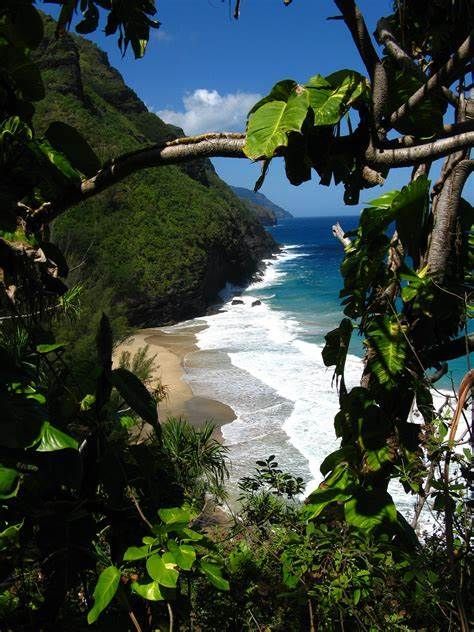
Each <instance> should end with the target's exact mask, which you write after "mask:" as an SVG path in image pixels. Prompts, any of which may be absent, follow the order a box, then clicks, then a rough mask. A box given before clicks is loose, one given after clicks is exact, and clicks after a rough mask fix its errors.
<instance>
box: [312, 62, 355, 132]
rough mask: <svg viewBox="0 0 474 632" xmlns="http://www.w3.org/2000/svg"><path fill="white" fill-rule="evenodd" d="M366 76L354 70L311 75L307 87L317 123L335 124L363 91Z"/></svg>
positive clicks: (315, 122)
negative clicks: (327, 74) (322, 75)
mask: <svg viewBox="0 0 474 632" xmlns="http://www.w3.org/2000/svg"><path fill="white" fill-rule="evenodd" d="M364 86H365V80H364V78H363V77H362V76H361V75H360V74H359V73H357V72H355V71H353V70H340V71H338V72H335V73H333V74H332V75H329V76H328V77H326V78H324V77H321V75H315V76H314V77H311V79H310V80H309V81H308V83H307V84H306V85H305V88H307V89H308V91H309V105H310V107H311V108H312V110H313V112H314V124H315V125H335V124H336V123H338V122H339V121H340V120H341V118H342V117H343V116H344V114H345V113H346V112H347V110H348V109H349V107H350V106H351V104H352V103H354V101H355V100H356V99H357V98H358V97H359V96H360V95H361V94H362V93H363V90H364Z"/></svg>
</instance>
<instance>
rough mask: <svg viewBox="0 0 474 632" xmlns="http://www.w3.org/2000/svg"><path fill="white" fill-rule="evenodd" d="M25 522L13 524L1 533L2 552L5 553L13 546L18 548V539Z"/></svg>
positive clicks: (0, 547)
mask: <svg viewBox="0 0 474 632" xmlns="http://www.w3.org/2000/svg"><path fill="white" fill-rule="evenodd" d="M22 526H23V522H18V523H17V524H12V525H9V526H8V527H6V528H5V529H4V530H3V531H1V532H0V551H5V550H6V549H9V548H10V547H11V546H18V538H19V535H20V530H21V528H22Z"/></svg>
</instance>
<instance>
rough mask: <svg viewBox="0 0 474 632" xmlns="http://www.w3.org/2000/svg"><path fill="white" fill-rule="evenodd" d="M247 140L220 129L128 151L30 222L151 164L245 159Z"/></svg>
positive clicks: (49, 216) (52, 214) (39, 220)
mask: <svg viewBox="0 0 474 632" xmlns="http://www.w3.org/2000/svg"><path fill="white" fill-rule="evenodd" d="M244 143H245V134H234V133H218V132H216V133H210V134H202V135H200V136H194V137H185V138H178V139H176V140H173V141H170V142H168V143H163V144H161V145H154V146H152V147H146V148H144V149H138V150H137V151H134V152H130V153H128V154H124V155H122V156H119V157H117V158H114V159H113V160H111V161H110V162H109V163H108V164H106V165H104V167H103V168H102V169H101V170H100V171H99V172H98V173H97V174H96V175H95V176H93V177H92V178H89V179H88V180H83V181H82V183H81V185H80V187H75V188H74V189H70V190H69V191H68V192H67V193H66V194H65V195H64V196H63V197H62V198H61V199H60V200H56V201H55V202H54V203H52V204H51V205H50V206H49V207H45V206H44V205H43V207H41V208H39V209H37V210H36V211H34V212H33V213H32V214H31V215H30V216H29V218H28V222H29V224H30V226H32V225H33V226H35V225H36V226H38V225H40V224H44V223H47V222H51V221H52V220H53V219H55V218H56V217H57V216H58V215H60V214H61V213H62V212H63V211H64V210H65V209H66V208H69V207H71V206H74V205H75V204H78V203H79V202H83V201H84V200H87V199H88V198H90V197H92V196H94V195H97V194H98V193H101V192H102V191H104V190H105V189H107V188H109V187H110V186H111V185H112V184H115V183H117V182H120V181H121V180H123V179H124V178H125V177H126V176H129V175H131V174H132V173H135V172H136V171H140V170H142V169H146V168H148V167H159V166H163V165H172V164H178V163H181V162H186V161H189V160H196V159H197V158H211V157H214V156H215V157H217V156H219V157H229V158H245V157H246V156H245V154H244V153H243V150H242V148H243V146H244Z"/></svg>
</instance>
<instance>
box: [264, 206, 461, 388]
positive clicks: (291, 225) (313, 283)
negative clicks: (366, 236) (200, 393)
mask: <svg viewBox="0 0 474 632" xmlns="http://www.w3.org/2000/svg"><path fill="white" fill-rule="evenodd" d="M334 221H335V218H333V217H311V218H294V219H291V220H286V221H285V222H282V223H281V224H279V225H277V226H275V227H273V228H272V229H271V230H270V232H271V233H272V235H273V236H274V237H275V239H276V240H277V241H278V243H281V244H283V245H287V244H290V245H298V252H299V253H301V254H304V255H305V256H304V257H301V258H299V259H297V260H293V261H289V262H288V263H287V264H286V265H285V268H284V269H285V272H286V278H285V282H284V283H283V284H281V285H280V286H279V287H278V289H277V290H275V297H274V298H272V299H270V303H271V305H272V308H273V309H275V310H282V311H285V312H287V313H288V314H292V315H293V316H294V317H295V318H298V320H299V321H300V323H301V327H302V329H301V332H300V335H301V338H302V339H304V340H307V341H308V342H315V343H321V342H322V337H321V336H322V334H323V333H324V331H321V328H324V326H325V327H326V330H329V329H331V328H334V327H336V326H337V325H338V324H339V322H340V319H341V317H342V309H341V307H340V299H339V290H340V288H341V286H342V281H341V276H340V273H339V266H340V263H341V260H342V254H343V253H342V247H341V245H340V243H339V242H338V241H337V240H336V239H335V238H334V237H333V236H332V233H331V226H332V225H333V224H334ZM357 223H358V217H357V216H353V217H344V218H342V219H341V225H342V226H343V228H344V230H346V231H350V230H353V229H354V228H356V227H357ZM351 351H352V352H353V353H356V354H357V355H360V356H361V355H362V346H361V343H360V340H357V339H356V337H355V336H354V340H353V343H352V347H351ZM467 370H468V367H467V361H466V358H460V359H458V360H455V361H452V362H450V363H449V372H448V374H447V375H446V376H445V377H444V378H443V379H442V380H441V381H440V382H439V383H438V386H440V387H444V388H449V387H450V386H451V384H452V382H451V380H452V381H453V382H454V383H455V384H458V383H459V382H460V380H461V379H462V377H463V375H464V374H465V373H466V371H467Z"/></svg>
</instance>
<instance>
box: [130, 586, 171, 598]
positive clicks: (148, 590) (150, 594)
mask: <svg viewBox="0 0 474 632" xmlns="http://www.w3.org/2000/svg"><path fill="white" fill-rule="evenodd" d="M132 590H133V592H134V593H136V594H137V595H140V597H143V599H146V600H147V601H163V600H164V597H163V595H162V594H161V591H160V585H159V584H158V582H133V583H132Z"/></svg>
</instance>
